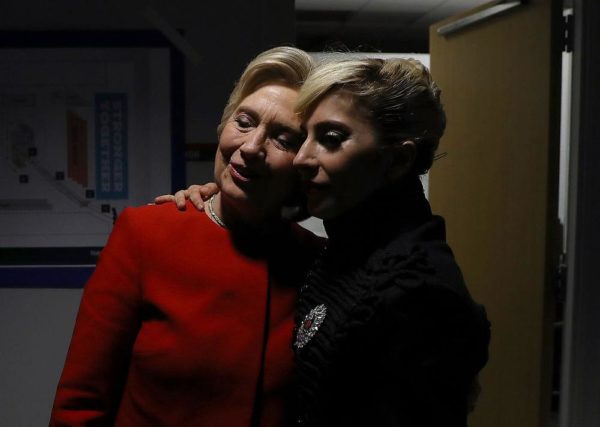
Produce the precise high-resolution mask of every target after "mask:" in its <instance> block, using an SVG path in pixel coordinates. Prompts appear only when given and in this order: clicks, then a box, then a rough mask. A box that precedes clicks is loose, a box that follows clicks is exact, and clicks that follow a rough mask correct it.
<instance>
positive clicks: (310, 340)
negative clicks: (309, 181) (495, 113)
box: [294, 178, 490, 427]
mask: <svg viewBox="0 0 600 427" xmlns="http://www.w3.org/2000/svg"><path fill="white" fill-rule="evenodd" d="M325 227H326V230H327V233H328V235H329V242H328V246H327V248H326V249H325V250H324V252H323V253H322V255H321V256H320V257H319V258H318V259H317V261H316V263H315V265H314V266H313V268H312V269H311V272H310V273H309V275H308V277H307V281H306V284H305V286H304V287H303V289H302V291H301V294H300V298H299V301H298V310H297V318H296V325H297V333H296V342H295V344H294V350H295V353H296V361H297V370H298V381H299V410H300V415H299V420H298V421H299V424H300V425H307V426H419V427H433V426H444V427H464V426H466V424H467V422H466V419H467V413H468V406H469V399H470V393H472V390H473V384H474V380H475V377H476V374H477V372H479V370H480V369H481V368H482V367H483V366H484V365H485V363H486V361H487V348H488V343H489V336H490V335H489V334H490V332H489V322H488V321H487V318H486V316H485V311H484V309H483V308H482V307H481V306H479V305H477V304H475V303H474V302H473V300H472V299H471V297H470V295H469V292H468V290H467V288H466V286H465V284H464V281H463V277H462V274H461V272H460V269H459V268H458V266H457V265H456V262H455V261H454V257H453V254H452V251H451V250H450V248H449V247H448V245H447V244H446V242H445V228H444V221H443V219H442V218H441V217H439V216H434V215H432V214H431V210H430V207H429V204H428V202H427V200H426V199H425V197H424V195H423V190H422V187H421V184H420V181H418V178H415V180H413V181H411V182H408V183H405V184H404V185H403V186H401V187H396V188H384V189H383V190H381V191H378V192H377V193H376V194H374V195H373V196H372V197H370V198H369V199H368V200H366V201H364V202H363V203H361V204H360V205H359V206H357V207H356V208H354V209H352V211H351V212H348V213H345V214H344V215H342V216H341V217H339V218H336V219H335V220H334V221H326V222H325ZM311 310H312V311H311ZM324 310H326V313H325V315H324V318H323V314H322V313H323V311H324Z"/></svg>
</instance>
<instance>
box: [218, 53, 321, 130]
mask: <svg viewBox="0 0 600 427" xmlns="http://www.w3.org/2000/svg"><path fill="white" fill-rule="evenodd" d="M313 67H314V62H313V60H312V58H311V57H310V55H308V54H307V53H306V52H304V51H303V50H301V49H298V48H295V47H290V46H280V47H275V48H272V49H269V50H266V51H264V52H263V53H261V54H259V55H258V56H257V57H256V58H254V59H253V60H252V61H251V62H250V63H249V64H248V66H247V67H246V69H245V70H244V72H243V73H242V76H241V77H240V79H239V80H238V82H237V83H236V85H235V87H234V88H233V91H232V92H231V95H230V96H229V101H228V102H227V105H226V106H225V109H224V110H223V116H222V117H221V123H219V126H218V127H217V135H218V136H219V137H220V136H221V132H222V131H223V128H224V127H225V124H226V123H227V121H228V120H229V119H230V118H231V116H232V114H233V112H234V111H235V110H236V108H237V107H238V106H239V105H240V103H241V102H242V101H243V100H244V98H246V97H247V96H248V95H250V94H251V93H253V92H255V91H256V90H257V89H259V88H260V87H261V86H264V85H266V84H269V83H279V84H283V85H285V86H289V87H292V88H297V89H300V86H301V85H302V83H304V80H306V78H307V77H308V74H309V73H310V71H311V70H312V69H313Z"/></svg>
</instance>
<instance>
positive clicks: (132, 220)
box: [111, 203, 221, 245]
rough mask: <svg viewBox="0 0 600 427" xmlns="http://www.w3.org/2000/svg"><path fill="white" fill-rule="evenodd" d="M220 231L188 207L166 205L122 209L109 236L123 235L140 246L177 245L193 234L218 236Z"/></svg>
mask: <svg viewBox="0 0 600 427" xmlns="http://www.w3.org/2000/svg"><path fill="white" fill-rule="evenodd" d="M213 225H214V227H213ZM220 230H221V229H220V228H219V227H218V226H216V225H215V224H213V223H212V221H210V219H208V218H207V217H206V215H205V213H204V212H199V211H197V210H196V209H195V208H194V207H193V206H192V205H191V204H188V206H187V209H186V210H185V211H180V210H178V209H177V207H176V206H175V204H174V203H167V204H164V205H143V206H137V207H128V208H125V209H124V210H123V211H122V212H121V213H120V214H119V216H118V218H117V221H116V222H115V225H114V227H113V231H112V233H111V237H112V236H113V235H114V234H119V235H125V236H127V237H128V238H132V239H135V240H136V241H137V242H138V244H141V245H146V244H150V245H156V244H175V245H177V244H178V242H179V243H180V242H182V241H183V240H185V239H186V238H188V237H189V236H192V235H194V234H197V233H202V234H209V233H211V232H213V233H220V232H221V231H220Z"/></svg>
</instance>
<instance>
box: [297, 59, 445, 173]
mask: <svg viewBox="0 0 600 427" xmlns="http://www.w3.org/2000/svg"><path fill="white" fill-rule="evenodd" d="M337 89H342V90H344V91H347V92H349V93H350V94H351V95H352V96H353V97H354V99H355V100H356V102H357V103H358V105H359V106H360V107H361V108H360V111H361V112H362V113H365V114H366V115H367V118H368V119H369V121H370V123H371V125H372V126H373V128H374V129H375V132H376V137H377V139H378V141H379V143H382V144H393V143H396V142H404V141H408V140H410V141H414V143H415V146H416V149H417V155H416V159H415V161H414V164H413V166H412V169H411V170H412V171H413V172H414V173H417V174H423V173H426V172H427V170H429V168H430V167H431V164H432V162H433V156H434V153H435V150H436V149H437V147H438V145H439V141H440V138H441V137H442V135H443V134H444V129H445V127H446V115H445V113H444V109H443V107H442V104H441V101H440V93H441V91H440V89H439V88H438V87H437V85H436V84H435V82H434V81H433V79H432V77H431V74H430V73H429V70H428V69H427V67H425V66H424V65H423V64H422V63H421V62H419V61H417V60H416V59H346V60H343V59H342V60H339V59H338V60H332V61H329V62H324V63H322V64H320V65H319V66H317V67H316V68H315V70H314V71H313V73H312V74H311V75H310V76H309V77H308V79H307V80H306V82H305V83H304V85H303V86H302V89H301V90H300V93H299V95H298V101H297V103H296V111H297V112H298V113H300V115H301V116H303V117H304V118H306V117H307V115H309V114H310V112H311V111H312V110H313V109H314V108H315V107H316V106H317V104H318V103H319V101H320V100H321V99H322V98H323V97H324V96H326V95H327V94H329V93H330V92H332V91H334V90H337Z"/></svg>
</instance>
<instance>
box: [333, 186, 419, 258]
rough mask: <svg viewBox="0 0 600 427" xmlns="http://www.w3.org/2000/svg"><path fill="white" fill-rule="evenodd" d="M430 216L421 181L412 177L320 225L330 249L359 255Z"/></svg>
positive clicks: (377, 192)
mask: <svg viewBox="0 0 600 427" xmlns="http://www.w3.org/2000/svg"><path fill="white" fill-rule="evenodd" d="M430 217H431V209H430V207H429V203H428V202H427V200H426V199H425V195H424V194H423V187H422V185H421V181H420V179H419V177H418V176H415V177H414V178H405V179H403V180H402V181H401V182H395V183H391V184H388V185H386V186H384V187H383V188H380V189H379V190H377V191H375V192H374V193H373V194H371V195H370V196H369V197H367V198H366V199H365V200H363V201H361V202H360V203H359V204H358V205H356V206H354V207H353V208H351V209H349V210H348V211H346V212H344V213H342V214H341V215H339V216H338V217H336V218H333V219H330V220H326V221H325V222H324V225H325V229H326V230H327V235H328V236H329V243H328V246H329V248H330V249H331V250H332V251H336V252H341V253H345V254H350V255H351V256H354V255H356V256H360V255H361V254H363V255H364V254H367V253H370V252H372V250H373V249H374V248H376V247H380V246H382V245H385V243H386V242H389V241H391V240H392V239H394V238H395V237H396V236H397V235H398V234H399V233H401V232H402V231H403V230H409V229H412V228H414V227H415V226H417V225H419V224H421V223H423V222H424V221H426V220H428V219H429V218H430Z"/></svg>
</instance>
